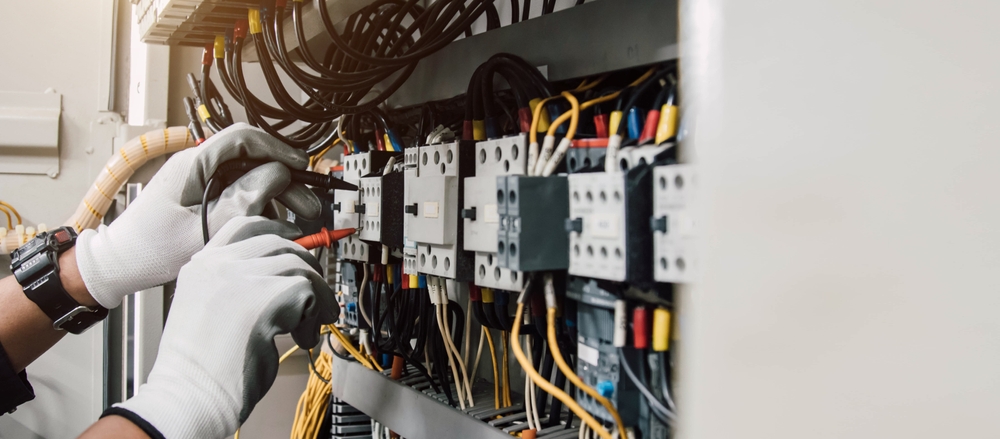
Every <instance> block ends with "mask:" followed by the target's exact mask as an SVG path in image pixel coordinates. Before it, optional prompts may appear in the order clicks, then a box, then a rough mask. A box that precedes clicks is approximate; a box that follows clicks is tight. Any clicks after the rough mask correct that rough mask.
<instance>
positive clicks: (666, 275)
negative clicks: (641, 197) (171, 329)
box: [650, 165, 698, 283]
mask: <svg viewBox="0 0 1000 439" xmlns="http://www.w3.org/2000/svg"><path fill="white" fill-rule="evenodd" d="M696 190H697V177H696V172H695V168H694V166H692V165H670V166H658V167H656V168H654V169H653V217H652V219H651V220H650V229H651V230H652V232H653V275H654V277H655V278H656V280H657V281H658V282H677V283H686V282H691V281H692V280H694V277H695V274H696V273H697V270H698V258H697V255H696V254H695V251H694V250H695V249H694V246H695V236H696V233H697V223H696V220H695V213H694V206H693V203H694V197H695V195H694V194H695V191H696Z"/></svg>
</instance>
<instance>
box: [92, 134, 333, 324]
mask: <svg viewBox="0 0 1000 439" xmlns="http://www.w3.org/2000/svg"><path fill="white" fill-rule="evenodd" d="M238 158H248V159H256V160H264V161H271V162H272V163H267V164H264V165H261V166H259V167H257V168H256V169H253V170H251V171H250V172H248V173H246V174H245V175H244V176H242V177H240V179H238V180H237V181H236V182H235V183H233V184H232V185H230V186H229V187H228V188H226V189H225V190H224V191H223V192H222V194H221V195H220V196H219V198H218V199H216V200H213V201H211V202H209V204H208V224H209V232H210V234H211V235H213V236H214V234H215V233H216V231H217V230H219V229H220V228H221V227H222V226H223V224H226V222H227V221H229V220H230V219H232V218H235V217H240V216H247V215H259V214H261V212H262V211H263V209H264V207H265V206H266V205H267V203H268V202H270V201H271V199H277V200H278V201H280V202H281V203H282V204H284V205H285V206H286V207H288V208H289V209H291V210H292V211H293V212H295V213H296V214H297V215H300V216H302V217H304V218H308V219H313V218H316V217H318V216H319V213H320V208H321V206H320V203H319V200H318V199H317V198H316V196H315V195H314V194H313V193H312V192H310V191H309V189H307V188H306V187H305V186H303V185H301V184H290V182H291V176H290V173H289V171H288V169H289V168H292V169H305V168H306V166H308V163H309V159H308V157H307V156H306V154H305V152H303V151H300V150H296V149H293V148H291V147H289V146H288V145H285V144H283V143H281V142H280V141H278V140H277V139H275V138H274V137H271V136H270V135H268V134H267V133H265V132H264V131H262V130H260V129H257V128H253V127H250V126H249V125H246V124H236V125H233V126H231V127H229V128H226V129H225V130H222V131H221V132H219V133H218V134H216V135H215V136H213V137H212V138H211V139H209V140H208V141H207V142H205V143H203V144H202V145H201V146H198V147H197V148H191V149H188V150H185V151H182V152H179V153H177V154H175V155H174V156H173V157H171V158H170V160H167V162H166V163H165V164H164V165H163V168H162V169H160V171H159V172H157V173H156V175H155V176H154V177H153V179H152V181H150V182H149V185H148V186H147V187H146V188H145V189H144V190H143V191H142V193H141V194H139V197H138V198H136V200H135V202H134V203H132V205H131V206H129V207H128V209H126V210H125V212H124V213H123V214H122V216H121V217H119V218H118V219H116V220H115V221H114V222H113V223H111V225H110V226H101V227H100V228H98V229H97V230H85V231H83V232H82V233H81V234H80V237H79V238H78V239H77V244H76V249H77V250H76V259H77V264H78V265H79V267H80V274H81V276H82V277H83V281H84V283H85V284H86V285H87V289H88V290H89V291H90V293H91V295H93V296H94V299H96V300H97V301H98V302H99V303H100V304H101V306H103V307H105V308H109V309H110V308H114V307H116V306H118V305H119V304H120V303H121V301H122V298H123V297H125V296H126V295H128V294H132V293H134V292H136V291H141V290H144V289H147V288H151V287H154V286H157V285H160V284H163V283H166V282H169V281H171V280H173V279H175V278H176V277H177V273H178V272H179V271H180V269H181V266H183V265H184V264H185V263H187V262H188V260H190V259H191V256H192V255H194V254H195V252H197V251H199V250H201V249H202V247H203V246H204V240H203V238H202V234H201V201H202V194H203V193H204V191H205V184H206V182H207V181H208V179H209V178H211V177H212V174H214V173H215V170H216V168H217V167H218V166H219V165H220V164H222V163H224V162H227V161H229V160H233V159H238Z"/></svg>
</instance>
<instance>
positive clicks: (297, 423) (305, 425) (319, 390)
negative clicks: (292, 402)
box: [290, 352, 333, 439]
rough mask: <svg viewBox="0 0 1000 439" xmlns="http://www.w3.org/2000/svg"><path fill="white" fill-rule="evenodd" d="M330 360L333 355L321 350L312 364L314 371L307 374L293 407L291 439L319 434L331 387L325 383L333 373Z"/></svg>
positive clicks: (308, 438)
mask: <svg viewBox="0 0 1000 439" xmlns="http://www.w3.org/2000/svg"><path fill="white" fill-rule="evenodd" d="M332 360H333V357H331V356H330V355H329V354H327V353H325V352H321V353H320V355H319V357H317V359H316V363H315V365H314V367H315V369H316V373H314V374H309V381H308V382H307V383H306V388H305V390H303V391H302V396H300V397H299V401H298V404H296V407H295V420H294V422H293V423H292V431H291V436H290V438H291V439H315V438H316V437H317V435H318V434H319V430H320V426H321V425H322V424H323V417H324V415H325V414H326V410H327V408H328V407H329V404H330V390H331V388H330V385H329V384H327V383H328V382H329V380H330V377H331V376H332V375H333V367H332V366H333V363H332ZM320 377H322V379H320ZM323 380H326V381H323Z"/></svg>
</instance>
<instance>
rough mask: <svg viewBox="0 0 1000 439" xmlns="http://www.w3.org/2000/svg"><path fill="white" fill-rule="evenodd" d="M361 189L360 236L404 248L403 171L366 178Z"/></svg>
mask: <svg viewBox="0 0 1000 439" xmlns="http://www.w3.org/2000/svg"><path fill="white" fill-rule="evenodd" d="M358 192H360V197H361V199H360V202H359V205H358V206H357V208H356V210H358V211H359V212H358V213H359V214H360V218H361V219H360V221H361V225H362V229H361V231H360V232H359V233H358V235H359V236H360V237H361V239H362V240H364V241H370V242H373V243H377V244H382V245H387V246H389V247H391V248H401V247H403V173H402V172H390V173H389V174H386V175H374V176H371V177H363V178H361V184H359V185H358Z"/></svg>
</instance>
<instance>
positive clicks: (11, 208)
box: [0, 201, 21, 225]
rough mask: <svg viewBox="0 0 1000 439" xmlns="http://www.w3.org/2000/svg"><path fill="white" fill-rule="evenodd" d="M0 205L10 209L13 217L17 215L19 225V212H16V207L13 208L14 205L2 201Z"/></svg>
mask: <svg viewBox="0 0 1000 439" xmlns="http://www.w3.org/2000/svg"><path fill="white" fill-rule="evenodd" d="M0 206H3V207H6V208H8V209H10V212H11V213H13V214H14V216H15V217H17V224H18V225H21V214H20V213H18V211H17V209H15V208H14V206H11V205H10V204H7V203H4V202H3V201H0Z"/></svg>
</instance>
